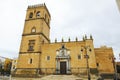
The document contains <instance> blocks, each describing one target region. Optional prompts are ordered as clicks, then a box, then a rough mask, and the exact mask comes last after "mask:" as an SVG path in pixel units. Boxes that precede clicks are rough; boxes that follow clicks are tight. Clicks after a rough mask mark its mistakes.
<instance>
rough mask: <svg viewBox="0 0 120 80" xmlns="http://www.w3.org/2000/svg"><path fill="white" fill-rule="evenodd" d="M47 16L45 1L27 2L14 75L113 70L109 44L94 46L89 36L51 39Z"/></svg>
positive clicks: (100, 72) (106, 71)
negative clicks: (41, 2)
mask: <svg viewBox="0 0 120 80" xmlns="http://www.w3.org/2000/svg"><path fill="white" fill-rule="evenodd" d="M50 20H51V15H50V13H49V11H48V9H47V7H46V5H45V4H39V5H32V6H28V9H27V13H26V19H25V24H24V30H23V34H22V40H21V46H20V52H19V57H18V64H17V69H16V72H15V74H13V75H14V76H35V75H36V76H37V75H42V74H85V75H86V74H89V75H92V74H98V73H99V74H114V65H113V57H114V55H113V50H112V48H111V47H110V48H108V47H105V46H104V47H100V48H94V43H93V38H92V36H90V37H89V38H88V37H87V36H84V37H83V40H81V41H79V40H78V39H77V38H76V40H75V41H71V40H70V39H68V42H64V40H63V39H62V41H61V42H57V39H56V40H55V42H52V43H51V42H50V37H49V36H50Z"/></svg>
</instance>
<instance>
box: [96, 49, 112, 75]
mask: <svg viewBox="0 0 120 80" xmlns="http://www.w3.org/2000/svg"><path fill="white" fill-rule="evenodd" d="M95 55H96V62H97V63H98V64H99V66H98V67H97V68H98V70H99V72H100V73H114V66H113V60H112V59H113V57H114V56H113V50H112V48H107V47H101V48H95Z"/></svg>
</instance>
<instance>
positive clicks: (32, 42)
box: [28, 40, 35, 51]
mask: <svg viewBox="0 0 120 80" xmlns="http://www.w3.org/2000/svg"><path fill="white" fill-rule="evenodd" d="M34 45H35V40H29V43H28V51H34Z"/></svg>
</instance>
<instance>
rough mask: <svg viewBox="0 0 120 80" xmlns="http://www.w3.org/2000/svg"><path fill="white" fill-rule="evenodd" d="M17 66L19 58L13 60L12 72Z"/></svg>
mask: <svg viewBox="0 0 120 80" xmlns="http://www.w3.org/2000/svg"><path fill="white" fill-rule="evenodd" d="M16 68H17V58H14V59H13V60H12V66H11V73H14V72H15V70H16Z"/></svg>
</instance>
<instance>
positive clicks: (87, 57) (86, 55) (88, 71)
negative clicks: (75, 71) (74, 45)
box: [81, 46, 91, 80]
mask: <svg viewBox="0 0 120 80" xmlns="http://www.w3.org/2000/svg"><path fill="white" fill-rule="evenodd" d="M83 48H84V49H85V56H84V57H85V58H86V63H87V75H88V80H91V76H90V69H89V61H88V59H89V55H88V53H87V50H88V49H89V51H90V52H91V49H90V47H89V46H84V47H83ZM81 51H83V50H81Z"/></svg>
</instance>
